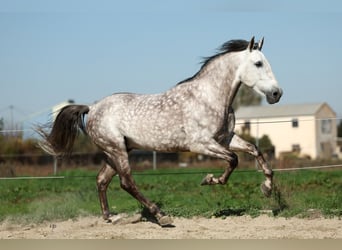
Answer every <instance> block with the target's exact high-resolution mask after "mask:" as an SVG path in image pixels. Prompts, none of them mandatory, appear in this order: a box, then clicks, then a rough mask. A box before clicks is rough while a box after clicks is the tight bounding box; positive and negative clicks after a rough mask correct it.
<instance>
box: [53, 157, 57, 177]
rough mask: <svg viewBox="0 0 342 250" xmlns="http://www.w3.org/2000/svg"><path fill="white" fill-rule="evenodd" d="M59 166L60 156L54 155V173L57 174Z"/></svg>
mask: <svg viewBox="0 0 342 250" xmlns="http://www.w3.org/2000/svg"><path fill="white" fill-rule="evenodd" d="M57 166H58V158H57V156H54V157H53V175H56V174H57Z"/></svg>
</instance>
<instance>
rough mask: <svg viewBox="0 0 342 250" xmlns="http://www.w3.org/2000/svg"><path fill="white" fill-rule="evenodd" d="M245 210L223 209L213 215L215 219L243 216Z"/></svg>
mask: <svg viewBox="0 0 342 250" xmlns="http://www.w3.org/2000/svg"><path fill="white" fill-rule="evenodd" d="M246 211H247V210H246V209H245V208H224V209H221V210H219V211H217V212H215V213H214V216H215V217H226V216H243V215H245V214H246Z"/></svg>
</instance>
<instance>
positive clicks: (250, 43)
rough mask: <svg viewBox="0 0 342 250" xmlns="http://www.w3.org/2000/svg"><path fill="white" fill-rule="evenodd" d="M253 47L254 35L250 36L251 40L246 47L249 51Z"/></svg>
mask: <svg viewBox="0 0 342 250" xmlns="http://www.w3.org/2000/svg"><path fill="white" fill-rule="evenodd" d="M253 47H254V36H253V37H252V39H251V41H250V42H249V44H248V49H249V51H250V52H252V50H253Z"/></svg>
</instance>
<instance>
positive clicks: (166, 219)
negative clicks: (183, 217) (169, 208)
mask: <svg viewBox="0 0 342 250" xmlns="http://www.w3.org/2000/svg"><path fill="white" fill-rule="evenodd" d="M158 223H159V225H160V226H162V227H166V226H171V225H172V223H173V220H172V218H171V217H170V216H168V215H164V216H163V217H160V218H159V219H158Z"/></svg>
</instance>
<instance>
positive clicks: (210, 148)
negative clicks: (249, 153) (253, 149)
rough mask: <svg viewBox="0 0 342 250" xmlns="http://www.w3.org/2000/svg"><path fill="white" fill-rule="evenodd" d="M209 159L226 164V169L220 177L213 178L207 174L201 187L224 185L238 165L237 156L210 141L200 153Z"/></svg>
mask: <svg viewBox="0 0 342 250" xmlns="http://www.w3.org/2000/svg"><path fill="white" fill-rule="evenodd" d="M201 153H203V154H206V155H208V156H211V157H216V158H219V159H222V160H225V161H227V162H228V166H227V168H226V169H225V170H224V172H223V174H222V175H221V176H220V177H218V178H217V177H214V175H213V174H208V175H207V176H206V177H205V178H204V179H203V180H202V182H201V185H216V184H222V185H223V184H226V183H227V181H228V179H229V177H230V175H231V174H232V173H233V171H234V169H235V168H236V167H237V165H238V157H237V155H236V154H235V153H234V152H232V151H230V150H227V148H226V147H224V146H222V145H220V144H219V143H217V142H216V141H211V142H210V143H209V144H208V145H207V146H206V148H205V149H204V150H203V151H202V152H201Z"/></svg>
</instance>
